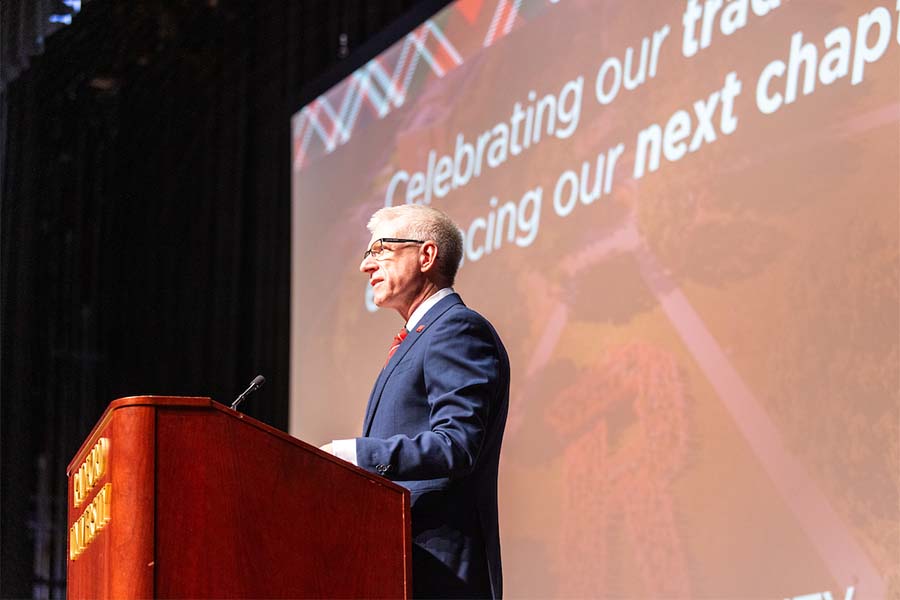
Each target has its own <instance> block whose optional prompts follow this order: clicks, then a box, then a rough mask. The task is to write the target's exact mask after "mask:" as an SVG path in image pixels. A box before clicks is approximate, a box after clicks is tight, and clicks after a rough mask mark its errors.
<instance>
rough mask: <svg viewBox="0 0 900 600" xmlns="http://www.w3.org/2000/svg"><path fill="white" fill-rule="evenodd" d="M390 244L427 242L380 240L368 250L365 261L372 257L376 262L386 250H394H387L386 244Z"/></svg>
mask: <svg viewBox="0 0 900 600" xmlns="http://www.w3.org/2000/svg"><path fill="white" fill-rule="evenodd" d="M385 242H388V243H389V244H424V243H425V240H407V239H403V238H379V239H377V240H375V241H374V242H372V247H371V248H369V249H368V250H366V252H365V254H363V260H366V259H367V258H369V256H371V257H372V258H374V259H375V260H378V257H379V256H381V253H382V252H384V251H385V250H392V248H385V247H384V243H385Z"/></svg>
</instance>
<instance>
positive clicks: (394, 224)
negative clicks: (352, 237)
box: [369, 218, 405, 246]
mask: <svg viewBox="0 0 900 600" xmlns="http://www.w3.org/2000/svg"><path fill="white" fill-rule="evenodd" d="M404 225H405V222H404V220H403V219H400V218H398V219H391V220H389V221H382V222H380V223H378V225H377V226H376V227H375V229H374V230H373V231H372V237H371V239H370V240H369V245H370V246H371V245H372V242H374V241H375V240H377V239H379V238H385V237H399V236H398V235H397V234H398V233H399V232H400V231H401V230H402V229H403V227H404Z"/></svg>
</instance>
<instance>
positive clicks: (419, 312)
mask: <svg viewBox="0 0 900 600" xmlns="http://www.w3.org/2000/svg"><path fill="white" fill-rule="evenodd" d="M452 293H453V288H451V287H445V288H443V289H440V290H438V291H436V292H435V293H434V294H432V295H430V296H428V298H426V299H425V301H424V302H422V304H420V305H419V307H418V308H416V310H414V311H413V314H411V315H409V321H407V322H406V330H407V331H412V330H413V327H415V326H416V323H418V322H419V321H420V320H421V319H422V317H424V316H425V313H427V312H428V310H429V309H430V308H431V307H432V306H434V305H435V304H437V303H438V302H440V301H441V300H443V299H444V298H446V297H447V296H449V295H450V294H452Z"/></svg>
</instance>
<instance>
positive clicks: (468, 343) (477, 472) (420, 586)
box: [356, 294, 509, 598]
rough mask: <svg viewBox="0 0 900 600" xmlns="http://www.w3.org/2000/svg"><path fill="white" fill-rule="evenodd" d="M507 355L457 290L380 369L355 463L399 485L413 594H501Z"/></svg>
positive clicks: (492, 331) (501, 344) (451, 595)
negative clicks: (408, 516) (408, 528)
mask: <svg viewBox="0 0 900 600" xmlns="http://www.w3.org/2000/svg"><path fill="white" fill-rule="evenodd" d="M508 408H509V358H508V356H507V354H506V349H505V348H504V347H503V343H502V342H501V341H500V337H499V336H498V335H497V332H496V331H495V330H494V328H493V327H492V326H491V324H490V323H489V322H488V321H487V319H485V318H484V317H482V316H481V315H479V314H478V313H476V312H475V311H473V310H471V309H469V308H467V307H466V305H465V304H463V302H462V300H461V299H460V297H459V295H458V294H451V295H449V296H447V297H446V298H443V299H441V300H440V301H439V302H438V303H437V304H435V305H434V306H433V307H431V309H430V310H429V311H428V312H427V313H425V315H424V316H423V317H422V319H421V320H420V321H419V323H418V324H417V325H416V326H415V328H414V330H413V331H411V332H409V335H408V336H407V337H406V339H405V340H404V341H403V343H402V344H400V347H399V348H398V349H397V351H396V353H395V354H394V356H393V357H391V359H390V361H388V363H387V365H386V366H385V368H384V369H383V370H382V372H381V374H380V375H379V376H378V379H377V380H376V381H375V387H374V389H373V390H372V395H371V396H370V397H369V404H368V406H367V407H366V416H365V421H364V423H363V437H361V438H357V440H356V453H357V462H358V464H359V466H360V467H362V468H364V469H367V470H369V471H374V472H376V473H379V474H381V475H384V476H385V477H388V478H389V479H392V480H394V481H396V482H397V483H399V484H400V485H403V486H405V487H407V488H408V489H409V490H410V492H411V499H412V534H413V595H414V596H416V597H430V598H447V597H485V598H490V597H493V598H500V597H501V596H502V592H503V588H502V586H503V579H502V572H501V565H500V535H499V527H498V518H497V470H498V465H499V460H500V444H501V442H502V439H503V429H504V427H505V425H506V414H507V410H508Z"/></svg>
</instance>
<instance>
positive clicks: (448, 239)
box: [367, 204, 463, 285]
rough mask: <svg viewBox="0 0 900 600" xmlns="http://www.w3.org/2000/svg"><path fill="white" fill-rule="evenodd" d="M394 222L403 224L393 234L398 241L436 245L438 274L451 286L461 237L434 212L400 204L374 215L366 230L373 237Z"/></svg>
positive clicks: (452, 226)
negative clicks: (403, 238) (395, 234)
mask: <svg viewBox="0 0 900 600" xmlns="http://www.w3.org/2000/svg"><path fill="white" fill-rule="evenodd" d="M395 220H402V222H403V225H402V227H401V228H400V229H399V230H398V231H397V236H398V237H409V238H414V239H419V240H426V241H427V240H433V241H434V243H435V244H437V247H438V261H437V270H438V273H439V274H440V275H441V276H442V277H443V278H444V279H446V281H447V284H448V285H453V281H454V280H455V279H456V272H457V271H458V270H459V263H460V261H461V260H462V253H463V241H462V234H461V233H460V231H459V227H457V226H456V223H454V222H453V220H452V219H451V218H450V217H448V216H447V215H445V214H444V213H442V212H441V211H439V210H437V209H436V208H431V207H430V206H425V205H423V204H400V205H398V206H387V207H385V208H382V209H379V210H377V211H375V214H373V215H372V218H371V219H369V224H368V225H367V227H368V229H369V231H370V232H372V233H374V232H375V229H376V228H377V227H378V226H379V225H381V224H382V223H386V222H388V221H395Z"/></svg>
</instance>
